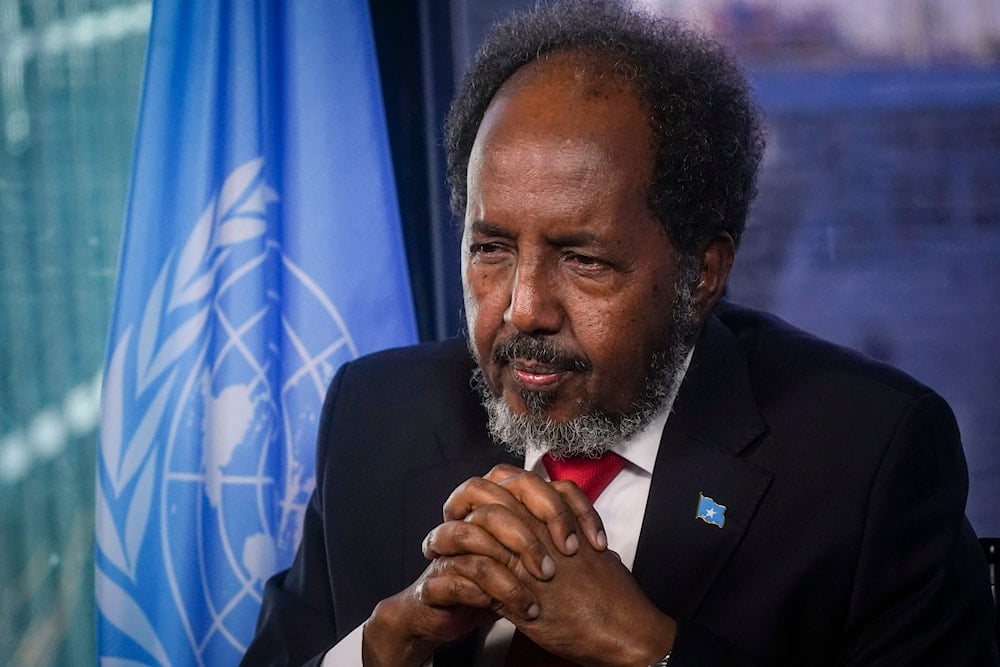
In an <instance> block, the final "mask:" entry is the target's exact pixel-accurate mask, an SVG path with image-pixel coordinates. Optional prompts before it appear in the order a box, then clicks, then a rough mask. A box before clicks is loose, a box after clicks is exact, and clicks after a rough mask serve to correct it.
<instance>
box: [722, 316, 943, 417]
mask: <svg viewBox="0 0 1000 667" xmlns="http://www.w3.org/2000/svg"><path fill="white" fill-rule="evenodd" d="M717 314H718V316H719V319H720V320H722V322H723V323H724V324H725V325H726V327H727V328H729V330H730V331H732V332H733V333H734V334H735V335H736V337H737V338H738V339H739V341H740V344H741V345H742V347H743V348H744V351H745V352H746V355H747V360H748V363H749V366H750V370H751V374H757V375H766V376H769V377H774V376H776V375H782V374H792V375H795V374H798V375H800V376H809V375H816V374H820V375H825V376H828V377H831V378H838V379H839V380H842V381H849V382H850V383H851V384H855V385H857V386H869V387H870V388H875V387H882V388H884V389H885V390H887V391H889V392H892V393H899V394H902V395H905V396H907V397H909V398H915V397H917V396H922V395H925V394H928V393H933V390H932V389H930V388H929V387H928V386H927V385H925V384H923V383H922V382H920V381H919V380H916V379H915V378H913V377H912V376H911V375H909V374H907V373H906V372H904V371H902V370H900V369H898V368H895V367H893V366H890V365H889V364H886V363H884V362H882V361H879V360H877V359H874V358H872V357H869V356H867V355H865V354H863V353H862V352H859V351H857V350H854V349H851V348H848V347H845V346H842V345H838V344H836V343H833V342H830V341H827V340H824V339H822V338H819V337H817V336H815V335H813V334H811V333H808V332H806V331H803V330H802V329H799V328H797V327H795V326H793V325H791V324H789V323H788V322H785V321H784V320H782V319H781V318H779V317H777V316H775V315H772V314H770V313H765V312H762V311H758V310H754V309H751V308H746V307H743V306H738V305H735V304H731V303H726V304H724V305H722V306H720V308H719V309H718V311H717Z"/></svg>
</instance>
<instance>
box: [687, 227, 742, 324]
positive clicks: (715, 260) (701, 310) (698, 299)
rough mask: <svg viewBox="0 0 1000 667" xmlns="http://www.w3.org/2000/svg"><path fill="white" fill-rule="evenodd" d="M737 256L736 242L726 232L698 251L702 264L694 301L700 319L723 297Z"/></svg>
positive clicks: (714, 237) (713, 238)
mask: <svg viewBox="0 0 1000 667" xmlns="http://www.w3.org/2000/svg"><path fill="white" fill-rule="evenodd" d="M735 257H736V244H735V243H733V237H732V236H730V235H729V234H728V233H726V232H722V233H721V234H718V235H716V236H713V237H712V238H711V239H709V240H708V241H707V242H706V243H705V245H703V246H702V248H701V250H700V251H699V252H698V261H699V262H700V266H699V267H698V270H699V276H698V284H697V285H696V286H695V288H694V302H695V306H696V307H697V309H698V319H699V320H703V319H704V318H705V315H706V314H707V313H708V311H709V310H711V308H712V306H714V305H715V304H716V303H718V301H719V299H721V298H722V294H723V292H724V291H725V289H726V281H727V280H729V271H730V269H732V268H733V259H734V258H735Z"/></svg>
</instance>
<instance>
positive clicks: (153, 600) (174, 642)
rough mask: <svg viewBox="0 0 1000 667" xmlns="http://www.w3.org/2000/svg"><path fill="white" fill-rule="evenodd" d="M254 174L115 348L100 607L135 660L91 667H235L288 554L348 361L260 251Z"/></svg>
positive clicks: (299, 274)
mask: <svg viewBox="0 0 1000 667" xmlns="http://www.w3.org/2000/svg"><path fill="white" fill-rule="evenodd" d="M263 166H264V161H263V159H262V158H256V159H254V160H251V161H249V162H247V163H245V164H243V165H241V166H239V167H237V168H236V169H235V170H233V171H232V173H231V174H230V175H229V176H228V177H227V178H226V179H225V181H224V183H223V185H222V187H221V188H220V190H219V191H218V192H217V193H216V195H215V196H214V197H213V198H212V201H211V202H210V203H209V204H208V205H207V206H206V208H205V209H204V212H203V213H202V215H201V216H200V217H199V219H198V221H197V222H196V223H195V225H194V228H193V230H192V232H191V233H190V236H189V237H188V238H187V239H185V240H184V243H183V245H182V246H181V248H180V251H179V252H178V253H175V254H171V255H170V256H169V257H168V258H167V260H166V261H165V262H164V264H163V266H162V268H161V269H160V271H159V274H158V276H157V279H156V281H155V283H154V285H153V288H152V290H151V292H150V294H149V298H148V301H147V303H146V304H145V306H144V308H142V312H141V317H138V318H137V321H135V322H133V323H131V324H129V325H128V326H126V327H125V328H124V329H123V331H122V333H121V335H120V336H119V337H118V338H117V339H116V340H113V341H112V355H111V359H110V362H109V364H108V369H107V373H106V375H105V386H104V403H103V414H102V434H101V456H100V460H99V467H100V471H99V483H98V526H99V528H98V538H97V539H98V548H99V553H100V557H99V559H98V568H97V573H96V577H97V591H98V595H97V598H98V600H97V601H98V607H99V610H100V612H101V614H102V616H103V617H104V619H105V620H106V621H107V622H108V623H110V624H111V625H113V626H115V627H116V628H117V629H118V630H120V631H121V632H122V633H124V634H125V635H126V636H127V637H128V638H129V639H131V641H132V642H134V647H135V649H136V654H135V655H134V656H104V657H102V658H103V659H102V662H103V661H105V660H108V659H110V660H112V661H113V662H114V661H118V662H119V664H160V665H171V664H198V665H216V664H234V663H235V662H236V661H237V660H238V658H239V656H241V655H242V653H243V651H244V649H245V648H246V645H247V643H248V642H249V639H250V635H251V633H252V631H253V627H254V624H255V621H256V617H257V611H258V608H259V605H260V599H261V594H262V589H263V584H264V581H265V580H266V579H267V578H268V577H269V576H270V575H271V574H273V573H274V572H275V571H276V569H278V568H279V567H283V566H287V564H289V563H290V561H291V559H292V556H293V554H294V550H295V548H296V546H297V544H298V541H299V537H300V533H301V528H302V519H303V515H304V511H305V507H306V504H307V502H308V499H309V496H310V494H311V492H312V490H313V488H314V485H315V477H314V470H313V456H314V446H315V438H316V431H317V427H318V419H319V413H320V408H321V405H322V400H323V396H324V393H325V390H326V387H327V385H328V383H329V381H330V379H331V377H332V375H333V372H334V371H335V370H336V369H337V368H338V367H339V366H340V365H341V364H342V363H343V362H345V361H348V360H350V359H352V358H354V357H356V356H357V348H356V346H355V344H354V341H353V340H352V338H351V335H350V333H349V331H348V329H347V326H346V325H345V323H344V321H343V319H342V317H341V316H340V314H339V312H338V310H337V308H336V306H335V305H334V304H333V302H332V301H331V300H330V299H329V298H328V296H327V295H326V293H325V292H324V291H323V290H322V289H321V288H320V287H319V286H318V285H317V283H316V282H314V280H313V279H312V278H311V277H310V276H309V275H308V274H307V273H306V272H305V271H303V270H302V268H301V267H299V266H297V265H296V264H295V263H294V262H292V261H291V260H290V259H289V258H288V257H286V256H285V255H284V253H283V252H282V248H281V245H280V243H279V242H278V240H276V235H274V234H271V233H269V224H272V223H273V216H274V212H273V208H274V204H275V202H277V201H278V193H276V192H275V191H274V190H273V189H272V188H271V187H270V186H269V185H268V184H267V183H266V182H265V177H264V170H263ZM306 312H308V314H309V322H310V325H309V326H302V325H301V322H302V321H303V320H302V318H300V317H299V314H300V313H306ZM164 589H168V590H169V595H164ZM165 599H169V600H172V601H173V607H172V608H170V609H164V608H163V607H164V605H163V600H165ZM163 614H168V615H169V616H170V618H171V619H172V621H173V622H171V623H164V622H163V618H161V616H162V615H163ZM154 616H156V617H157V618H155V619H154ZM154 620H155V621H156V622H155V623H154ZM165 626H169V627H171V628H172V630H171V633H172V634H171V636H169V637H168V636H164V635H165V633H164V630H163V627H165ZM179 638H181V639H182V641H180V642H179V641H178V639H179ZM136 656H139V658H140V660H137V659H136Z"/></svg>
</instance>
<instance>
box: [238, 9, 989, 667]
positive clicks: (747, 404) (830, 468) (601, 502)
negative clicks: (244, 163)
mask: <svg viewBox="0 0 1000 667" xmlns="http://www.w3.org/2000/svg"><path fill="white" fill-rule="evenodd" d="M447 135H448V137H447V148H448V152H449V179H450V184H451V187H452V196H453V207H454V208H455V210H456V213H459V214H461V215H462V216H463V218H464V233H463V239H462V244H463V246H462V247H463V256H462V264H463V286H464V291H465V302H466V303H465V307H466V317H467V321H468V349H466V346H465V345H464V344H463V343H462V342H458V341H451V342H446V343H443V344H437V345H425V346H420V347H417V348H413V349H407V350H396V351H390V352H387V353H382V354H379V355H374V356H372V357H369V358H366V359H362V360H359V361H357V362H354V363H352V364H349V365H347V366H345V367H344V368H343V369H342V370H341V371H340V373H338V375H337V377H336V378H335V379H334V381H333V383H332V386H331V388H330V393H329V396H328V399H327V402H326V405H325V407H324V414H323V422H322V425H321V429H320V437H319V452H318V463H317V488H316V492H315V494H314V496H313V499H312V501H311V503H310V507H309V512H308V514H307V517H306V525H305V530H304V537H303V542H302V545H301V547H300V550H299V553H298V555H297V557H296V560H295V563H294V564H293V566H292V568H291V570H290V571H288V572H285V573H282V574H279V575H278V576H276V577H275V578H274V579H272V580H271V582H269V584H268V586H267V589H266V592H265V600H264V604H263V609H262V612H261V618H260V623H259V627H258V636H257V638H256V639H255V642H254V643H253V645H252V646H251V647H250V650H249V651H248V653H247V657H246V663H247V664H269V663H286V662H287V663H292V664H298V663H302V662H305V661H307V660H309V661H311V663H312V664H319V663H320V662H321V661H323V664H327V665H330V664H334V665H346V664H360V663H361V662H362V661H363V663H364V664H365V665H422V664H425V663H426V662H427V661H428V660H433V664H434V665H435V667H440V666H441V665H449V664H451V665H504V664H520V665H528V664H543V663H541V662H536V660H541V658H540V657H538V656H539V655H540V654H542V653H545V652H548V653H549V654H550V657H551V656H559V657H560V658H562V659H567V660H569V661H571V662H572V663H577V664H584V665H654V664H656V665H661V664H667V663H668V662H669V664H670V665H696V664H697V665H727V664H773V665H798V664H801V665H822V664H838V665H839V664H890V665H897V664H948V665H995V664H997V654H996V647H995V644H994V640H993V639H992V630H991V628H992V615H991V614H992V612H991V603H990V599H989V593H988V589H987V584H986V581H985V570H984V564H983V561H982V556H981V553H980V552H979V549H978V545H977V544H976V540H975V536H974V535H973V533H972V531H971V529H970V527H969V526H968V523H967V522H966V521H965V519H964V516H963V511H964V503H965V495H966V472H965V464H964V459H963V456H962V451H961V445H960V442H959V438H958V434H957V429H956V426H955V423H954V419H953V417H952V415H951V412H950V410H949V409H948V407H947V405H945V403H944V402H943V401H942V400H941V399H940V398H939V397H938V396H937V395H936V394H934V393H933V392H931V391H930V390H928V389H927V388H926V387H923V386H922V385H920V384H918V383H917V382H915V381H914V380H912V379H911V378H908V377H906V376H904V375H903V374H901V373H899V372H898V371H895V370H892V369H890V368H887V367H885V366H881V365H879V364H876V363H875V362H872V361H870V360H867V359H864V358H862V357H861V356H860V355H857V354H855V353H852V352H850V351H847V350H844V349H840V348H837V347H834V346H832V345H829V344H826V343H823V342H821V341H818V340H816V339H814V338H811V337H810V336H808V335H806V334H804V333H802V332H799V331H797V330H795V329H792V328H791V327H789V326H788V325H786V324H784V323H782V322H780V321H778V320H776V319H774V318H771V317H769V316H766V315H763V314H760V313H756V312H753V311H749V310H745V309H741V308H738V307H736V306H732V305H727V304H723V303H720V299H721V297H722V294H723V291H724V288H725V284H726V280H727V278H728V275H729V271H730V267H731V266H732V262H733V259H734V256H735V251H736V247H737V245H738V243H739V240H740V236H741V233H742V231H743V226H744V220H745V216H746V212H747V208H748V206H749V203H750V200H751V199H752V196H753V192H754V180H755V172H756V166H757V163H758V161H759V158H760V155H761V152H762V146H763V142H762V140H761V133H760V124H759V120H758V116H757V113H756V111H755V110H754V107H753V105H752V103H751V102H750V101H749V99H748V95H747V92H746V87H745V84H744V82H743V79H742V76H741V75H740V73H739V71H738V70H737V69H736V68H735V67H734V66H733V65H732V64H731V62H730V61H729V59H728V58H727V57H726V56H725V54H724V53H723V52H722V51H721V50H720V49H719V48H718V47H717V46H716V45H714V44H712V43H710V42H708V41H706V40H705V39H703V38H701V37H699V36H697V35H694V34H691V33H689V32H686V31H684V30H683V29H682V28H680V27H679V26H676V25H674V24H671V23H667V22H662V21H660V22H658V21H654V20H652V19H650V18H648V17H645V16H643V15H641V14H639V13H636V12H632V11H628V10H623V9H620V8H615V7H602V6H598V5H592V4H581V3H570V4H561V5H557V6H553V7H550V8H548V9H543V10H538V11H536V12H533V13H530V14H526V15H522V16H519V17H515V18H513V19H511V20H509V21H508V22H507V23H505V24H503V25H501V26H499V27H498V28H496V29H495V30H494V32H493V34H492V35H491V37H490V38H488V39H487V42H486V44H484V46H483V47H482V49H481V50H480V53H479V55H478V56H477V59H476V61H475V62H474V64H473V65H472V67H471V69H470V72H469V74H468V75H467V77H466V80H465V82H464V84H463V86H462V88H461V90H460V91H459V93H458V95H457V98H456V102H455V104H454V105H453V108H452V110H451V113H450V117H449V121H448V127H447ZM470 379H471V384H472V387H470ZM498 443H499V444H498ZM608 452H611V453H610V454H609V453H608ZM543 454H544V456H543ZM594 461H599V463H597V464H594V466H593V468H594V470H592V471H590V472H589V473H588V474H591V476H598V475H600V476H603V477H605V479H603V480H602V484H603V485H604V488H603V490H601V489H590V490H588V493H587V494H585V493H584V491H583V490H582V488H586V487H588V486H589V480H584V479H583V478H579V479H580V482H579V487H578V485H577V484H574V483H571V482H568V481H564V480H561V476H562V474H563V472H564V470H565V469H566V468H567V466H568V467H572V468H588V469H589V468H590V467H591V466H590V463H592V462H594ZM522 466H523V467H524V468H526V469H527V471H525V469H523V468H522ZM608 470H610V471H611V472H610V473H607V471H608ZM557 478H560V479H557ZM581 487H582V488H581ZM442 504H443V505H444V521H442V519H441V507H442ZM528 654H531V655H534V656H535V657H532V658H527V657H521V656H525V655H528ZM544 664H550V663H544ZM564 664H566V663H564Z"/></svg>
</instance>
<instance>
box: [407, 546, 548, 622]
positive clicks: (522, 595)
mask: <svg viewBox="0 0 1000 667" xmlns="http://www.w3.org/2000/svg"><path fill="white" fill-rule="evenodd" d="M416 595H417V599H418V600H419V601H420V602H421V603H422V604H426V605H429V606H432V607H449V606H455V605H464V606H469V607H478V608H481V609H491V610H493V611H494V612H496V613H497V614H499V615H501V616H508V617H509V616H511V615H514V616H516V617H518V618H520V619H524V620H528V621H530V620H534V619H536V618H538V616H539V614H540V612H541V609H540V607H539V605H538V599H537V598H536V597H535V596H534V594H533V593H532V592H531V591H530V590H529V589H528V588H527V587H526V586H524V584H523V583H522V582H521V581H520V580H519V579H518V578H517V577H515V576H514V575H513V573H511V571H510V570H509V569H507V568H506V567H504V566H503V565H501V564H500V563H498V562H496V561H495V560H493V559H492V558H488V557H486V556H478V555H464V556H448V557H442V558H439V559H437V560H435V561H434V562H433V563H432V564H431V565H430V566H429V567H428V569H427V571H425V573H424V576H423V578H422V581H421V582H420V583H419V584H418V586H417V589H416Z"/></svg>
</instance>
